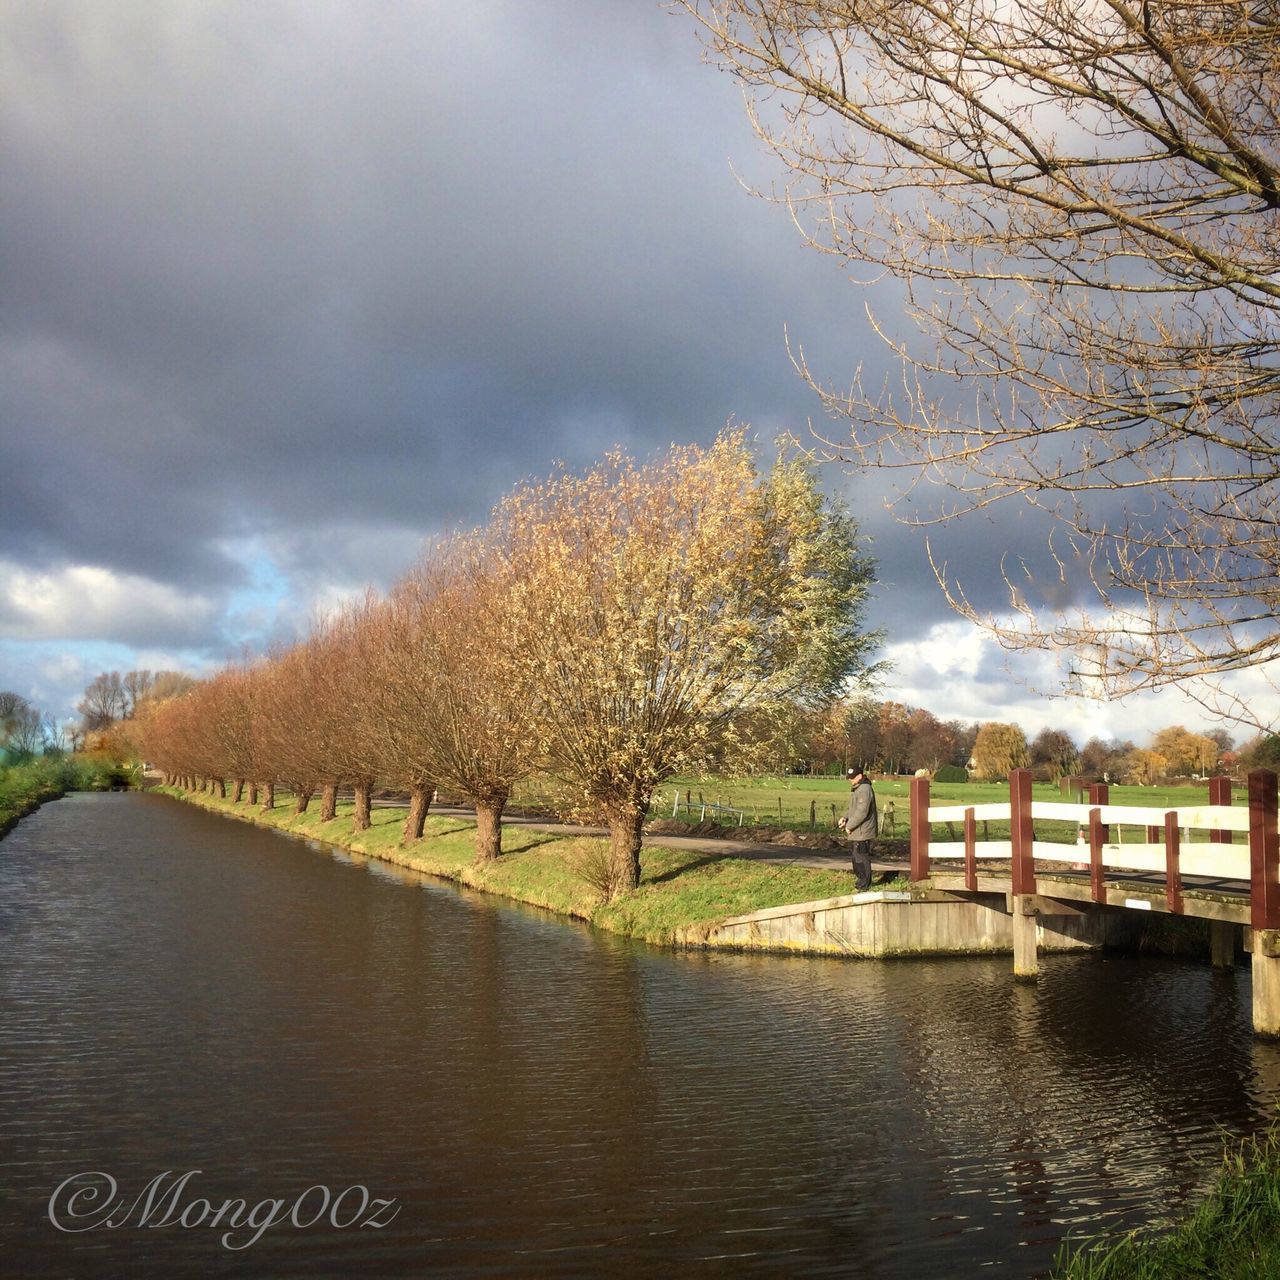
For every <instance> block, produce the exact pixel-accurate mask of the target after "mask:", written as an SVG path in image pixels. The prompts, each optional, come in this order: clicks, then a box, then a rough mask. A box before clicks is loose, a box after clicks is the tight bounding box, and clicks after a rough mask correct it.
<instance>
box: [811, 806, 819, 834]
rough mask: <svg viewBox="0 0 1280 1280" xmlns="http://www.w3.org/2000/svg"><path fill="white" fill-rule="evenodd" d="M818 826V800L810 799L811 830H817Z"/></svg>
mask: <svg viewBox="0 0 1280 1280" xmlns="http://www.w3.org/2000/svg"><path fill="white" fill-rule="evenodd" d="M817 826H818V802H817V801H816V800H810V801H809V830H810V831H815V830H817Z"/></svg>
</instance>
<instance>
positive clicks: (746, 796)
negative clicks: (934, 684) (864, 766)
mask: <svg viewBox="0 0 1280 1280" xmlns="http://www.w3.org/2000/svg"><path fill="white" fill-rule="evenodd" d="M875 789H876V797H877V800H878V801H879V804H880V807H881V809H882V810H883V808H884V806H885V803H886V802H887V801H890V800H892V801H893V804H894V810H895V812H894V819H895V832H896V834H897V835H898V836H899V837H901V838H903V839H905V838H906V836H907V834H908V832H909V831H910V829H911V827H910V816H911V798H910V792H911V780H910V779H909V778H892V779H886V780H878V781H876V783H875ZM677 791H678V792H679V795H680V800H681V802H683V801H684V799H685V796H686V794H688V795H690V797H691V799H692V801H693V803H694V804H695V805H697V804H698V803H699V797H701V798H702V799H705V800H706V801H707V803H708V804H711V803H719V804H724V805H728V806H731V807H733V808H736V809H741V810H743V811H744V812H745V813H746V822H747V824H748V825H755V824H756V823H759V824H762V825H769V826H783V827H791V828H794V829H796V830H808V829H809V807H810V804H811V803H812V804H816V811H815V825H816V828H817V830H819V831H831V830H832V829H833V828H834V825H835V824H834V821H833V817H832V805H834V806H835V817H836V818H838V817H839V816H840V815H841V814H843V813H844V810H845V806H846V804H847V803H848V796H849V786H848V783H847V782H845V780H844V779H843V778H829V777H818V778H812V777H762V778H700V779H699V778H676V779H674V780H673V781H672V782H669V783H667V784H665V785H664V786H663V787H661V788H660V789H659V791H658V793H657V795H656V796H655V797H654V802H653V807H652V810H651V816H652V817H654V818H666V817H670V816H671V811H672V807H673V802H674V800H675V796H676V792H677ZM1031 793H1032V798H1033V799H1035V800H1041V801H1046V800H1052V801H1060V800H1063V799H1065V798H1066V797H1064V796H1063V795H1062V793H1061V791H1060V789H1059V788H1058V786H1057V784H1056V783H1048V782H1038V783H1036V784H1034V785H1033V787H1032V789H1031ZM1236 793H1237V794H1236V798H1237V800H1238V801H1241V802H1242V801H1243V788H1237V789H1236ZM1008 799H1009V786H1008V784H1007V783H1004V782H940V783H934V784H933V785H932V786H931V787H930V789H929V802H930V804H931V805H944V804H945V805H950V804H963V805H979V804H999V803H1002V802H1006V801H1008ZM1208 800H1209V790H1208V787H1207V785H1202V784H1197V785H1194V786H1187V787H1122V786H1113V787H1112V788H1111V789H1110V795H1109V801H1110V803H1111V804H1119V805H1134V806H1137V807H1143V808H1150V809H1153V810H1155V811H1156V812H1155V813H1154V814H1153V816H1152V822H1153V825H1160V822H1161V817H1160V815H1162V814H1163V813H1165V812H1166V811H1167V810H1169V809H1176V808H1178V807H1179V806H1183V807H1185V806H1187V805H1192V804H1207V803H1208ZM680 816H681V817H686V816H688V815H687V814H686V812H685V811H684V810H683V809H682V810H681V814H680ZM714 816H715V815H714V814H712V813H710V812H709V813H708V818H710V819H713V820H714ZM693 817H694V818H695V819H696V818H697V817H698V813H697V812H695V813H694V814H693ZM721 821H722V822H723V823H725V824H726V825H733V823H734V822H736V819H729V818H724V817H722V818H721ZM1036 834H1037V838H1039V839H1042V840H1058V841H1063V842H1066V843H1071V842H1072V841H1074V839H1075V834H1076V832H1075V827H1074V825H1073V824H1071V823H1068V822H1044V823H1037V827H1036ZM1008 836H1009V825H1008V823H995V822H992V823H990V824H989V829H988V835H987V836H985V837H984V836H983V834H982V829H981V828H979V839H984V838H989V839H992V840H1003V839H1008ZM934 838H935V839H939V840H941V839H947V838H951V836H950V833H948V831H947V828H946V826H945V825H941V824H940V825H938V826H936V827H935V829H934ZM954 838H955V839H959V838H960V829H959V824H958V823H957V824H956V834H955V836H954Z"/></svg>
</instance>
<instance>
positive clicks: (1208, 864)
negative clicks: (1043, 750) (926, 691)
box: [911, 769, 1280, 1036]
mask: <svg viewBox="0 0 1280 1280" xmlns="http://www.w3.org/2000/svg"><path fill="white" fill-rule="evenodd" d="M1208 786H1209V796H1208V803H1190V804H1187V805H1179V806H1178V807H1177V808H1174V809H1170V810H1167V811H1163V812H1162V811H1161V810H1159V809H1152V808H1143V807H1140V806H1135V805H1113V804H1111V803H1110V802H1109V795H1108V788H1107V787H1106V786H1105V785H1103V784H1100V783H1099V784H1095V785H1093V786H1091V787H1089V789H1088V793H1089V798H1088V802H1087V803H1083V804H1071V803H1058V802H1051V801H1044V800H1033V799H1032V795H1031V774H1030V772H1028V771H1027V770H1025V769H1019V770H1015V771H1014V772H1013V773H1012V774H1011V775H1010V778H1009V799H1008V801H1007V802H1004V801H1001V802H999V803H996V804H977V805H964V804H948V805H931V804H930V801H929V782H928V780H927V779H921V778H917V779H915V780H913V782H912V784H911V879H912V881H913V882H917V883H920V882H927V883H928V886H929V888H930V889H931V890H932V891H934V892H942V893H946V894H948V895H953V896H955V897H956V898H958V899H961V900H963V899H966V898H974V899H976V898H978V897H982V898H986V899H987V900H989V898H990V895H992V894H1000V893H1003V894H1004V895H1005V899H1006V907H1007V910H1008V912H1009V913H1010V915H1011V917H1012V925H1013V965H1014V974H1015V976H1017V977H1019V978H1034V977H1035V974H1036V970H1037V954H1038V949H1039V946H1040V945H1042V944H1043V943H1045V942H1046V941H1049V940H1051V939H1052V937H1053V935H1055V934H1056V933H1063V934H1070V933H1072V932H1077V933H1078V931H1079V928H1080V926H1081V924H1082V923H1083V921H1081V919H1080V917H1082V916H1095V917H1096V916H1100V915H1106V914H1113V915H1114V914H1116V913H1122V912H1134V911H1146V912H1152V911H1155V912H1167V913H1169V914H1170V915H1175V916H1191V917H1198V918H1200V919H1204V920H1207V921H1209V935H1210V953H1211V958H1212V962H1213V963H1214V964H1215V965H1231V964H1234V963H1235V955H1236V944H1237V939H1238V936H1239V935H1243V943H1244V949H1245V950H1246V951H1247V952H1249V953H1250V955H1251V957H1252V966H1253V1027H1254V1030H1255V1032H1257V1033H1258V1034H1259V1035H1264V1036H1280V836H1278V834H1277V803H1276V775H1275V774H1274V773H1273V772H1271V771H1270V770H1266V769H1262V770H1257V771H1255V772H1253V773H1250V774H1249V777H1248V787H1247V801H1248V803H1247V805H1237V804H1234V803H1233V802H1232V801H1233V797H1232V784H1231V782H1230V780H1229V779H1227V778H1212V779H1210V780H1209V784H1208ZM992 822H997V823H1000V824H1007V826H1008V831H1009V834H1008V838H1006V839H996V840H991V839H986V838H983V839H979V838H978V833H979V827H980V825H981V827H982V829H983V833H984V836H985V833H986V829H987V827H988V825H989V824H990V823H992ZM1050 822H1053V823H1064V822H1065V823H1068V824H1071V827H1069V828H1068V829H1069V830H1070V829H1074V831H1075V832H1076V833H1078V834H1077V835H1076V836H1075V838H1074V840H1072V841H1071V842H1070V843H1066V842H1061V841H1057V842H1055V841H1051V840H1042V839H1038V838H1037V834H1036V824H1037V823H1041V824H1045V823H1050ZM939 826H946V827H947V828H948V831H949V838H948V839H947V840H946V841H936V840H935V839H934V838H933V832H934V830H935V829H936V828H937V827H939ZM957 837H959V838H957ZM921 887H923V884H922V885H921Z"/></svg>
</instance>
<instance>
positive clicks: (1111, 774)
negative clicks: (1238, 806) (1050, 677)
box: [972, 723, 1276, 786]
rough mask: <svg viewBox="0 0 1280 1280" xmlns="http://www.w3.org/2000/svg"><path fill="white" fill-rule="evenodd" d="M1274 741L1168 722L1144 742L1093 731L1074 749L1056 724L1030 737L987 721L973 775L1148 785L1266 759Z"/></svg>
mask: <svg viewBox="0 0 1280 1280" xmlns="http://www.w3.org/2000/svg"><path fill="white" fill-rule="evenodd" d="M1274 741H1276V740H1275V739H1267V738H1257V739H1255V740H1254V741H1253V742H1251V743H1249V744H1247V746H1246V747H1244V748H1242V749H1241V750H1240V751H1238V752H1237V751H1233V750H1232V739H1231V736H1230V734H1228V733H1226V732H1225V731H1221V730H1215V731H1214V732H1213V733H1209V734H1199V733H1192V732H1191V731H1190V730H1188V729H1185V728H1184V727H1183V726H1182V725H1172V726H1170V727H1169V728H1166V729H1161V730H1159V731H1158V732H1157V733H1155V734H1153V735H1152V738H1151V742H1150V744H1149V745H1148V746H1146V747H1138V746H1135V745H1134V743H1132V742H1130V741H1117V742H1108V741H1105V740H1103V739H1102V738H1096V737H1095V738H1090V739H1089V741H1088V742H1086V743H1085V744H1084V746H1083V747H1081V748H1079V749H1077V747H1076V745H1075V743H1074V742H1073V740H1072V739H1071V737H1070V735H1069V734H1066V733H1064V732H1062V731H1061V730H1058V729H1044V730H1042V731H1041V732H1040V733H1039V734H1038V735H1037V736H1036V737H1035V738H1033V739H1032V740H1031V741H1030V742H1028V741H1027V739H1026V736H1025V735H1024V734H1023V732H1022V730H1021V729H1020V728H1019V727H1018V726H1017V725H1014V724H997V723H991V724H984V725H982V726H981V728H980V729H979V730H978V734H977V737H976V739H975V742H974V748H973V760H972V766H973V769H972V776H973V777H975V778H980V779H992V778H1004V777H1007V776H1008V775H1009V772H1010V770H1012V769H1022V768H1031V769H1034V770H1036V771H1038V772H1040V773H1041V774H1042V775H1043V776H1045V777H1046V778H1047V779H1049V780H1051V781H1055V782H1056V781H1057V780H1058V779H1059V778H1061V777H1063V776H1065V775H1067V774H1072V775H1079V776H1082V777H1088V778H1096V779H1100V780H1102V779H1105V780H1107V781H1111V782H1129V783H1136V784H1138V785H1143V786H1150V785H1151V784H1153V783H1156V782H1159V781H1161V780H1162V779H1165V778H1185V777H1192V776H1199V777H1204V776H1207V775H1209V774H1210V773H1214V772H1217V771H1218V770H1221V769H1226V770H1232V769H1236V768H1239V767H1241V766H1245V767H1252V766H1254V765H1265V764H1266V763H1267V758H1268V756H1267V752H1268V751H1269V749H1270V748H1269V746H1268V743H1269V742H1274Z"/></svg>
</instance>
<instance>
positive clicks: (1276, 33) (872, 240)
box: [680, 0, 1280, 721]
mask: <svg viewBox="0 0 1280 1280" xmlns="http://www.w3.org/2000/svg"><path fill="white" fill-rule="evenodd" d="M680 3H681V5H682V7H683V8H685V9H687V10H688V11H690V12H691V13H693V14H694V15H695V16H696V17H697V19H698V20H699V21H700V22H701V23H702V25H703V29H704V32H705V34H706V38H707V41H708V45H709V48H710V50H711V54H712V56H713V58H715V59H716V60H718V61H719V62H720V63H721V64H722V65H723V66H725V67H727V68H728V69H729V70H731V71H732V72H733V74H734V75H735V76H736V77H738V78H739V79H740V80H741V81H742V83H743V84H744V85H745V86H746V90H747V94H748V101H749V104H750V109H751V112H752V118H753V122H754V124H755V127H756V129H757V131H758V132H759V134H760V135H761V137H762V138H763V139H764V140H765V141H766V142H767V143H768V144H769V146H770V147H772V149H773V150H774V151H775V152H776V154H777V155H778V156H780V157H781V159H782V160H783V161H784V163H785V165H786V166H787V167H788V169H789V171H790V174H791V177H792V179H793V181H791V183H790V184H789V190H788V191H787V194H786V197H785V199H786V200H787V201H788V203H789V204H790V205H791V207H792V209H793V211H794V212H795V213H796V215H797V220H798V221H799V222H800V224H801V225H802V227H804V228H805V230H806V232H807V233H808V234H809V235H810V237H811V240H812V242H813V243H814V244H815V245H817V246H818V247H819V248H821V249H823V250H825V251H827V252H829V253H832V254H834V255H835V256H836V257H837V258H839V259H841V260H842V261H843V262H845V263H846V264H848V265H850V266H851V267H853V268H854V269H855V272H856V273H858V274H861V275H863V276H864V277H865V276H866V274H867V272H866V269H865V267H864V266H863V264H870V265H871V266H872V267H874V268H879V269H882V270H886V271H888V272H889V273H891V274H892V276H894V277H896V278H897V279H898V280H899V281H901V282H903V283H904V285H905V289H904V296H905V299H906V306H907V309H908V314H909V315H910V316H911V317H912V318H913V319H914V321H915V322H916V323H917V324H918V326H919V329H920V330H921V331H922V332H923V335H924V338H925V341H924V342H923V343H921V342H918V341H916V340H913V339H911V338H910V337H909V336H904V335H901V334H893V335H890V334H888V333H887V331H886V330H885V329H884V328H883V327H882V328H881V332H882V333H883V334H885V336H886V337H887V339H888V340H889V341H890V343H891V345H892V346H894V347H895V348H896V350H897V352H898V354H899V355H900V356H901V359H902V363H903V369H904V375H905V376H904V377H903V380H902V384H901V385H902V390H901V391H900V392H896V393H893V392H890V391H889V390H888V389H887V388H886V389H885V390H884V391H883V392H881V391H878V390H876V389H874V388H872V389H869V390H868V389H864V388H863V387H862V386H861V385H860V383H858V382H857V381H855V383H854V385H853V388H852V390H837V389H833V388H832V387H830V386H826V385H823V384H822V383H821V382H820V381H819V380H818V378H816V377H815V376H814V375H812V374H811V373H810V371H809V370H808V368H807V367H806V365H805V363H804V357H803V353H800V352H797V353H796V360H797V364H798V366H799V367H800V369H801V372H802V373H804V374H805V375H806V376H807V377H809V379H810V381H811V382H812V383H813V384H814V386H815V387H816V388H817V389H818V390H819V392H820V394H821V395H822V398H823V400H824V402H825V405H826V408H827V409H828V411H829V412H830V413H831V414H832V415H834V416H836V417H843V418H848V419H851V420H852V422H853V424H854V431H853V438H852V441H851V442H839V441H835V442H832V444H833V448H834V449H835V451H836V452H838V453H839V454H841V455H843V456H845V457H851V458H853V459H855V460H857V461H859V462H860V463H863V464H870V465H874V466H876V467H881V468H900V469H902V470H903V471H904V472H905V473H906V478H909V479H910V480H911V481H921V480H923V481H927V482H930V483H935V482H940V483H941V484H942V485H943V486H945V492H946V493H947V495H948V496H947V497H946V498H945V499H944V500H943V501H942V503H941V504H940V505H938V506H936V507H934V508H933V509H932V512H931V514H930V515H928V516H927V517H925V521H924V522H926V523H929V522H933V521H945V520H949V519H952V518H955V517H956V516H960V515H963V514H965V513H969V512H973V511H975V510H980V509H982V508H989V507H991V506H992V505H993V504H996V503H1000V502H1004V501H1008V500H1015V501H1016V500H1018V499H1022V500H1025V501H1027V502H1030V503H1032V504H1035V505H1036V506H1039V507H1041V508H1043V509H1045V510H1047V511H1049V512H1050V513H1052V515H1053V516H1054V517H1055V518H1056V520H1058V521H1060V522H1061V527H1062V528H1063V529H1064V531H1065V538H1064V540H1063V541H1061V542H1055V543H1052V544H1051V545H1052V546H1053V550H1054V552H1055V555H1056V560H1057V570H1056V572H1054V573H1051V574H1050V575H1048V576H1049V579H1050V581H1049V582H1047V583H1043V584H1042V585H1043V586H1044V587H1045V590H1044V591H1043V592H1042V593H1040V594H1036V593H1035V590H1034V588H1035V584H1034V583H1029V582H1028V581H1027V580H1026V575H1025V572H1024V571H1025V569H1026V566H1024V565H1018V566H1011V567H1008V568H1009V572H1007V573H1006V577H1007V578H1008V579H1009V582H1010V587H1011V597H1010V605H1011V608H1010V610H1009V611H1008V612H1006V613H1005V614H1004V616H1003V618H1001V617H998V616H993V615H990V614H982V615H980V614H979V611H978V610H976V609H974V608H973V607H972V606H971V605H970V603H969V600H968V599H967V597H966V595H965V593H964V588H963V584H956V583H955V581H954V579H953V578H952V576H951V574H950V573H949V572H948V570H947V566H946V564H945V563H944V562H943V561H942V560H941V557H938V558H937V559H935V568H936V569H937V571H938V573H939V577H940V580H941V581H942V582H943V585H944V587H946V589H947V591H948V595H949V597H950V599H951V601H952V603H953V604H954V605H955V606H956V607H958V608H959V609H960V610H961V611H962V612H963V613H964V614H966V615H967V616H969V617H970V618H972V619H974V620H975V621H979V622H981V623H983V624H984V625H986V626H988V627H989V628H991V629H992V630H993V631H994V632H995V634H996V635H997V636H998V637H999V638H1000V640H1001V641H1002V642H1003V643H1005V644H1006V645H1007V646H1010V647H1037V648H1046V649H1052V648H1057V649H1063V650H1067V651H1070V652H1071V653H1072V655H1073V657H1074V661H1073V664H1072V674H1073V675H1074V676H1076V677H1077V678H1078V679H1079V680H1080V682H1081V684H1082V687H1084V689H1085V690H1086V691H1088V692H1093V693H1095V694H1104V695H1111V694H1116V693H1123V692H1127V691H1131V690H1134V689H1142V688H1153V687H1159V686H1162V685H1166V684H1174V683H1183V682H1185V681H1189V680H1190V681H1193V682H1194V681H1201V682H1204V681H1207V682H1208V685H1207V686H1205V685H1201V687H1202V688H1203V689H1205V690H1206V696H1207V695H1208V691H1209V690H1211V689H1212V688H1213V687H1214V686H1215V684H1216V683H1217V682H1218V681H1220V679H1221V678H1222V677H1223V676H1224V675H1226V673H1230V672H1233V671H1237V670H1240V669H1244V668H1251V669H1253V670H1254V672H1255V674H1256V673H1259V672H1261V673H1263V674H1270V675H1271V676H1272V678H1273V683H1274V675H1275V672H1276V665H1277V662H1278V661H1280V625H1277V621H1276V619H1277V617H1280V533H1278V527H1277V522H1276V511H1277V509H1278V508H1280V485H1278V483H1277V481H1278V479H1280V430H1278V429H1277V428H1278V424H1280V15H1278V13H1277V10H1276V8H1275V6H1274V5H1269V4H1257V3H1254V0H1144V2H1143V3H1137V2H1136V0H1083V2H1080V0H947V2H946V3H941V2H940V0H869V2H868V3H865V4H857V5H853V4H848V3H844V2H840V0H680ZM926 352H927V353H928V354H925V353H926ZM957 384H959V385H957ZM846 386H847V384H846ZM902 487H903V488H904V489H906V490H907V491H908V492H910V493H911V494H912V497H913V500H919V499H920V498H921V496H922V494H923V492H924V490H923V489H922V487H921V486H920V485H918V484H914V485H904V486H902ZM917 509H918V508H917ZM1054 578H1057V579H1059V581H1056V582H1055V581H1053V579H1054ZM1064 593H1069V594H1071V595H1072V596H1073V597H1074V601H1075V603H1074V604H1073V605H1072V607H1071V611H1070V612H1069V613H1067V614H1063V613H1060V612H1059V610H1058V609H1057V608H1056V607H1055V605H1056V603H1057V602H1059V601H1060V600H1061V599H1062V598H1063V595H1064ZM1009 618H1013V619H1014V622H1013V623H1012V624H1010V622H1009V621H1008V619H1009ZM1224 696H1225V695H1224ZM1218 705H1223V704H1222V703H1221V701H1219V703H1218ZM1228 709H1229V710H1230V711H1231V712H1232V713H1234V714H1236V715H1237V716H1240V717H1242V718H1244V719H1249V720H1255V721H1257V720H1259V718H1261V719H1262V720H1265V719H1266V718H1267V715H1268V713H1267V711H1266V710H1264V709H1263V708H1262V707H1260V706H1257V705H1255V706H1246V705H1243V704H1241V703H1240V702H1239V701H1238V700H1237V701H1235V702H1234V704H1232V705H1230V706H1229V707H1228Z"/></svg>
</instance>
